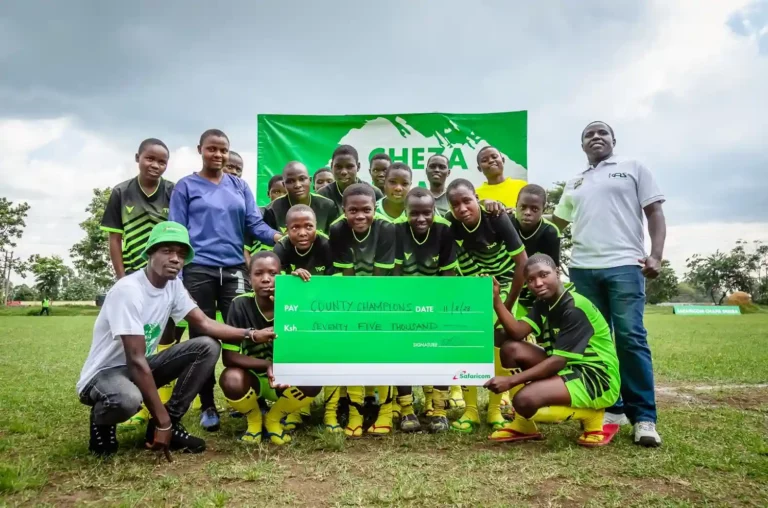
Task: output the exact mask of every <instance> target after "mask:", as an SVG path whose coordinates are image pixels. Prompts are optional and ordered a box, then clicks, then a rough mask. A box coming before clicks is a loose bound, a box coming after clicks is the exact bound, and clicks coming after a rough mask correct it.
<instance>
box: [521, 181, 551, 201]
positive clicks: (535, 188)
mask: <svg viewBox="0 0 768 508" xmlns="http://www.w3.org/2000/svg"><path fill="white" fill-rule="evenodd" d="M523 194H530V195H531V196H537V197H540V198H541V202H542V203H544V205H546V204H547V191H546V190H544V187H542V186H541V185H536V184H535V183H529V184H528V185H526V186H525V187H523V188H522V189H520V193H519V194H518V195H517V200H518V201H520V196H522V195H523Z"/></svg>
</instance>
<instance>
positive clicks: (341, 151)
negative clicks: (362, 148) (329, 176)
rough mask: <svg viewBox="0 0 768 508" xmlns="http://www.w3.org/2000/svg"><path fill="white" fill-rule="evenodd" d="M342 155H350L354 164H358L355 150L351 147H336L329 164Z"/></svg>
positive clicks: (358, 158)
mask: <svg viewBox="0 0 768 508" xmlns="http://www.w3.org/2000/svg"><path fill="white" fill-rule="evenodd" d="M342 155H351V156H352V157H354V159H355V162H360V157H359V156H358V155H357V150H356V149H355V147H354V146H352V145H339V146H337V147H336V150H334V151H333V155H332V156H331V162H333V161H334V160H335V159H336V157H341V156H342Z"/></svg>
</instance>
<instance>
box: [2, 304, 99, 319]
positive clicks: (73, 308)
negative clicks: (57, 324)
mask: <svg viewBox="0 0 768 508" xmlns="http://www.w3.org/2000/svg"><path fill="white" fill-rule="evenodd" d="M50 313H51V316H59V317H61V316H97V315H98V314H99V308H98V307H96V306H94V305H54V306H52V307H51V309H50ZM8 316H34V317H39V318H45V317H51V316H41V315H40V306H39V305H38V306H35V307H33V306H17V307H5V306H0V317H8Z"/></svg>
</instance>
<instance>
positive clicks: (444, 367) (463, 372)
mask: <svg viewBox="0 0 768 508" xmlns="http://www.w3.org/2000/svg"><path fill="white" fill-rule="evenodd" d="M273 372H274V375H275V381H276V382H277V383H278V384H287V385H291V386H361V385H366V386H384V385H391V386H421V385H428V386H429V385H438V386H442V385H465V386H482V385H483V384H484V383H485V382H486V381H488V380H489V379H491V378H492V377H493V375H494V369H493V362H490V363H282V364H280V363H276V364H275V365H274V366H273Z"/></svg>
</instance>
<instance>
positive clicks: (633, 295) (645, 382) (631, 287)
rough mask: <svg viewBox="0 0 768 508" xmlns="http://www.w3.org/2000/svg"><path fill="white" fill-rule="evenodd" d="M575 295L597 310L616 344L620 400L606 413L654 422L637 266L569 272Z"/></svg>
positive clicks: (642, 293) (642, 287)
mask: <svg viewBox="0 0 768 508" xmlns="http://www.w3.org/2000/svg"><path fill="white" fill-rule="evenodd" d="M570 279H571V282H573V284H574V285H575V286H576V291H578V292H579V294H581V295H583V296H585V297H587V298H588V299H589V300H590V301H591V302H592V303H594V304H595V306H596V307H597V308H598V309H599V310H600V313H601V314H602V315H603V317H604V318H605V320H606V321H608V325H609V326H610V327H611V330H612V331H613V333H614V339H615V342H616V354H617V356H618V357H619V372H620V373H621V398H619V400H618V402H616V404H615V405H614V406H613V407H610V408H608V409H606V411H607V412H609V413H615V414H621V413H625V414H626V415H627V418H629V421H630V422H632V423H637V422H654V423H655V422H656V393H655V391H654V383H653V362H652V361H651V349H650V348H649V347H648V340H647V337H648V334H647V332H646V331H645V326H643V311H644V309H645V277H643V274H642V272H641V271H640V267H639V266H617V267H615V268H601V269H583V268H571V269H570Z"/></svg>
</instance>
